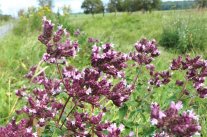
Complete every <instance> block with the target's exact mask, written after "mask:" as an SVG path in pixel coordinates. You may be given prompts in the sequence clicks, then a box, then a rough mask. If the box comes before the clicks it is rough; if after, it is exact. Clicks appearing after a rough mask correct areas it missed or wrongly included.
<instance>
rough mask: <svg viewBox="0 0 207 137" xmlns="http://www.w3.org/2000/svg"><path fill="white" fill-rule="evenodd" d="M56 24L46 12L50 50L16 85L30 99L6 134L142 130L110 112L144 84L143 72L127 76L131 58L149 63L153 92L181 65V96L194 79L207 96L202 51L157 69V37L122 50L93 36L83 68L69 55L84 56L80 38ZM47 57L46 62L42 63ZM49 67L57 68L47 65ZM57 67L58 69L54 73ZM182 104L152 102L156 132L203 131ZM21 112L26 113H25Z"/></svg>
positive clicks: (33, 136) (32, 136) (110, 135)
mask: <svg viewBox="0 0 207 137" xmlns="http://www.w3.org/2000/svg"><path fill="white" fill-rule="evenodd" d="M54 29H55V25H54V24H53V23H52V22H51V21H49V20H47V19H46V18H45V17H44V18H43V32H42V34H41V35H40V36H39V37H38V40H39V41H40V42H41V43H42V44H43V45H45V48H46V53H44V55H43V57H42V61H41V62H40V63H39V64H38V65H35V66H33V67H31V68H30V70H29V72H28V74H26V75H25V77H26V78H27V79H28V80H29V84H28V85H27V86H25V87H23V88H21V89H19V90H17V91H16V95H17V96H18V98H19V101H20V100H21V101H23V102H25V106H23V107H22V108H21V109H19V110H16V113H17V114H18V115H16V116H15V117H14V118H13V119H12V121H11V123H9V124H8V125H6V126H5V127H0V136H2V137H3V136H8V137H13V136H25V137H37V136H42V135H43V134H46V133H47V132H48V131H47V130H48V129H50V130H52V129H53V128H54V129H55V131H56V133H57V134H58V135H59V136H77V137H95V136H98V137H120V136H127V137H133V136H136V135H137V136H138V134H137V133H136V135H135V132H137V131H135V130H134V128H133V127H130V128H129V129H130V130H129V132H124V131H125V130H126V128H128V127H127V126H128V125H127V124H126V123H124V122H122V121H119V122H117V121H116V120H112V119H107V116H106V114H109V113H108V111H109V110H110V108H109V106H108V105H109V104H110V105H111V106H113V107H117V108H120V111H121V110H123V108H125V107H126V103H127V101H131V96H132V94H136V91H135V90H136V89H137V88H138V87H139V84H138V82H137V81H138V80H139V77H140V76H139V73H136V74H135V75H134V78H133V80H131V81H130V80H128V79H127V74H126V72H127V71H126V70H127V69H128V68H129V67H131V65H130V63H128V62H133V65H132V66H133V67H132V68H136V69H141V68H145V70H146V73H147V74H148V75H149V77H148V79H147V82H146V83H147V84H146V85H147V91H149V92H148V94H149V95H150V94H151V93H153V92H154V91H153V88H159V87H162V86H164V85H168V84H169V83H170V82H171V80H172V78H173V77H172V75H173V73H172V72H173V71H176V70H180V71H185V72H186V81H181V80H176V83H175V84H176V85H178V86H179V87H183V89H182V91H181V95H180V96H181V97H182V96H187V95H188V94H186V93H188V92H189V91H187V90H188V89H187V86H186V83H187V82H189V81H192V82H193V87H194V88H195V89H196V91H197V93H198V95H199V96H200V97H201V98H205V97H206V94H207V92H206V87H205V86H204V82H205V77H206V76H207V73H206V71H207V67H206V66H207V65H206V61H205V60H203V59H201V58H200V57H196V58H193V59H191V58H190V57H189V56H187V57H186V60H182V58H181V57H178V59H174V60H173V61H172V64H171V66H170V68H169V69H168V70H165V71H157V70H156V68H155V66H154V65H153V64H152V62H153V60H154V59H155V58H156V57H158V56H159V55H160V51H159V50H158V48H157V43H156V41H155V40H152V41H149V40H147V39H142V40H140V41H139V42H137V43H136V44H135V51H134V52H130V53H122V52H119V51H116V50H115V49H114V47H113V44H111V43H105V44H103V45H102V46H100V43H99V40H97V39H94V38H89V39H88V42H89V43H93V44H94V46H93V47H92V51H91V66H87V67H85V68H84V69H78V68H76V67H75V66H73V65H72V64H69V61H68V60H73V58H75V57H76V56H78V52H79V47H80V45H79V43H78V41H77V40H72V38H71V36H70V33H69V32H67V30H66V29H64V28H63V27H62V26H59V27H58V28H57V31H56V32H54ZM80 33H81V32H80V30H77V31H76V32H75V34H74V35H75V36H76V38H78V37H77V36H78V35H79V34H80ZM43 62H45V64H46V65H47V67H46V68H43V67H42V66H43V65H42V64H43ZM49 66H52V67H49ZM54 67H55V70H53V68H54ZM48 68H50V69H51V70H50V71H48V70H47V71H46V69H48ZM51 71H54V72H53V73H52V74H51ZM54 73H56V74H54ZM180 99H182V98H180ZM150 101H151V100H150ZM175 101H177V100H175ZM182 107H183V104H182V102H181V101H178V102H177V103H175V102H171V105H170V107H169V108H167V109H166V110H165V111H162V110H161V108H160V106H159V104H157V103H152V104H151V109H150V111H151V114H150V119H151V120H150V121H151V124H152V126H154V127H156V128H157V130H156V131H157V132H156V133H155V132H154V131H153V132H154V136H155V137H166V136H170V137H171V136H178V137H179V136H184V137H185V136H186V137H188V136H193V135H195V134H198V133H199V132H200V131H201V126H200V125H199V119H198V116H197V115H196V114H195V113H194V112H193V111H192V110H187V111H184V112H181V111H180V110H181V108H182ZM148 108H150V104H149V106H148ZM148 112H149V111H148ZM149 113H150V112H149ZM19 115H23V117H24V118H23V119H20V118H19ZM130 115H131V114H130ZM150 121H149V123H150ZM53 132H54V131H53ZM123 132H124V133H123Z"/></svg>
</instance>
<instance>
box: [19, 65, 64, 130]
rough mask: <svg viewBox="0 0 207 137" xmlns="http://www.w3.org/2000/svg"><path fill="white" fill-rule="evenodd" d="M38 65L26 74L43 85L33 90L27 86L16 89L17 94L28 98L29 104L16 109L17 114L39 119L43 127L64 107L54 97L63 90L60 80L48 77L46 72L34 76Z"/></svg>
mask: <svg viewBox="0 0 207 137" xmlns="http://www.w3.org/2000/svg"><path fill="white" fill-rule="evenodd" d="M35 71H36V67H32V68H31V69H30V72H29V73H28V74H27V75H26V76H27V77H28V78H29V79H32V78H33V80H31V81H32V82H33V83H35V84H39V85H42V86H41V88H35V89H33V90H32V92H26V91H27V88H22V89H20V90H17V91H16V95H17V96H18V97H20V98H21V99H24V100H26V102H27V106H24V107H23V108H22V109H21V110H18V111H16V112H17V114H22V113H24V114H27V116H28V118H29V119H30V121H34V120H37V121H38V122H37V124H38V126H40V127H42V126H44V125H45V123H46V122H47V121H49V120H50V119H51V118H54V117H55V116H56V114H58V111H59V110H60V109H61V108H62V107H63V105H62V104H61V103H59V102H58V101H57V99H55V98H54V96H55V95H57V94H59V93H60V91H61V87H60V81H59V80H56V79H48V78H47V77H46V76H45V74H44V72H41V73H40V74H39V75H37V76H34V74H35Z"/></svg>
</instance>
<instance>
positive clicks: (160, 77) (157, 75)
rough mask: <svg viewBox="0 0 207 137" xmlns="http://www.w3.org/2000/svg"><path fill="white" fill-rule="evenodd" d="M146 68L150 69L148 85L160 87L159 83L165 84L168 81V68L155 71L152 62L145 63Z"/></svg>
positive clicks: (169, 73) (169, 76) (169, 74)
mask: <svg viewBox="0 0 207 137" xmlns="http://www.w3.org/2000/svg"><path fill="white" fill-rule="evenodd" d="M146 68H147V69H148V70H149V71H150V76H151V79H150V80H149V84H150V85H155V86H157V87H160V86H161V85H166V84H168V83H169V82H170V78H171V76H172V75H171V72H170V71H169V70H166V71H162V72H156V71H155V67H154V65H152V64H148V65H146Z"/></svg>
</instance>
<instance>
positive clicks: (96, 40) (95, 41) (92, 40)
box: [88, 38, 99, 44]
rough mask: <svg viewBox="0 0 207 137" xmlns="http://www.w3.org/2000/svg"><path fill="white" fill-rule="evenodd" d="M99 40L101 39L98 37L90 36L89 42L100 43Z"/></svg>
mask: <svg viewBox="0 0 207 137" xmlns="http://www.w3.org/2000/svg"><path fill="white" fill-rule="evenodd" d="M98 42H99V40H98V39H96V38H88V43H93V44H94V43H98Z"/></svg>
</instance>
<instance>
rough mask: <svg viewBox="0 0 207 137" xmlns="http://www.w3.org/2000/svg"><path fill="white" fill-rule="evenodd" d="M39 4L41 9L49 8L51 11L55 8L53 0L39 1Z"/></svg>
mask: <svg viewBox="0 0 207 137" xmlns="http://www.w3.org/2000/svg"><path fill="white" fill-rule="evenodd" d="M38 2H39V6H41V7H46V6H47V7H49V8H50V9H52V7H53V0H38Z"/></svg>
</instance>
